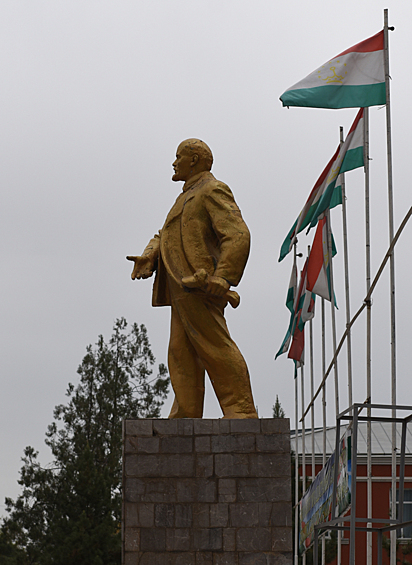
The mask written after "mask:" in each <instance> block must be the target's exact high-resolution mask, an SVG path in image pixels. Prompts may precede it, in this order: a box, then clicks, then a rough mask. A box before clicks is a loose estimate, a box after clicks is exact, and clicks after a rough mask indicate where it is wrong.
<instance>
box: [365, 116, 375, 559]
mask: <svg viewBox="0 0 412 565" xmlns="http://www.w3.org/2000/svg"><path fill="white" fill-rule="evenodd" d="M363 127H364V135H363V138H364V146H363V151H364V156H363V162H364V171H365V242H366V294H368V292H369V289H370V287H371V253H370V208H369V108H364V112H363ZM371 353H372V301H371V300H368V303H367V310H366V397H367V399H368V400H367V401H368V403H369V404H370V403H371V402H372V354H371ZM367 416H368V417H369V418H370V417H371V416H372V410H371V408H370V407H368V408H367ZM366 454H367V455H366V456H367V461H366V475H367V501H368V508H367V516H368V518H369V519H371V518H372V422H371V421H370V420H368V422H367V427H366ZM368 527H372V523H371V522H368ZM372 555H373V549H372V532H367V534H366V565H372Z"/></svg>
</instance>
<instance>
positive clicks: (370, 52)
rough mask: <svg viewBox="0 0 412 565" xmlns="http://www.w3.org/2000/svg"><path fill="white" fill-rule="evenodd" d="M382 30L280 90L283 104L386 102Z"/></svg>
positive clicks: (319, 105) (355, 105) (324, 105)
mask: <svg viewBox="0 0 412 565" xmlns="http://www.w3.org/2000/svg"><path fill="white" fill-rule="evenodd" d="M383 53H384V37H383V31H380V32H379V33H377V34H376V35H374V36H372V37H369V38H368V39H365V40H364V41H362V42H361V43H358V44H357V45H354V46H353V47H350V48H349V49H347V50H346V51H343V53H340V54H339V55H337V56H336V57H334V58H333V59H330V60H329V61H327V62H326V63H325V64H324V65H321V66H320V67H318V68H317V69H316V70H315V71H313V72H312V73H311V74H310V75H308V76H307V77H306V78H304V79H303V80H301V81H299V82H298V83H297V84H295V85H293V86H291V87H290V88H288V90H286V92H284V93H283V94H282V96H281V97H280V100H281V101H282V104H283V106H305V107H309V108H359V107H366V106H376V105H380V104H386V91H385V72H384V60H383Z"/></svg>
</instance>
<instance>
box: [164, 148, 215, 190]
mask: <svg viewBox="0 0 412 565" xmlns="http://www.w3.org/2000/svg"><path fill="white" fill-rule="evenodd" d="M212 163H213V155H212V152H211V150H210V148H209V147H208V146H207V145H206V143H205V142H204V141H201V140H200V139H186V140H185V141H182V143H181V144H180V145H179V147H178V148H177V151H176V160H175V161H174V162H173V164H172V167H173V169H174V171H175V172H174V175H173V177H172V180H174V181H179V180H183V181H187V180H189V179H190V178H191V177H192V176H194V175H197V174H198V173H202V172H203V171H210V169H211V168H212Z"/></svg>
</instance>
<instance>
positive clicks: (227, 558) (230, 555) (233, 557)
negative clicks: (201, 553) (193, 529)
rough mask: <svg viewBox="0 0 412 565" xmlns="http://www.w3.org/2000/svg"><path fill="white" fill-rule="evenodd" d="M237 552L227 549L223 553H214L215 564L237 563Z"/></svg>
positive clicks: (230, 564)
mask: <svg viewBox="0 0 412 565" xmlns="http://www.w3.org/2000/svg"><path fill="white" fill-rule="evenodd" d="M237 564H238V560H237V554H236V553H234V552H228V551H225V552H223V553H215V554H214V555H213V565H237Z"/></svg>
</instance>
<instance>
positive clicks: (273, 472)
mask: <svg viewBox="0 0 412 565" xmlns="http://www.w3.org/2000/svg"><path fill="white" fill-rule="evenodd" d="M249 457H250V476H252V477H282V476H288V477H290V454H289V453H279V454H278V453H265V454H263V453H256V454H250V455H249Z"/></svg>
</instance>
